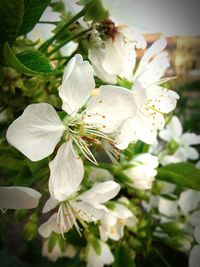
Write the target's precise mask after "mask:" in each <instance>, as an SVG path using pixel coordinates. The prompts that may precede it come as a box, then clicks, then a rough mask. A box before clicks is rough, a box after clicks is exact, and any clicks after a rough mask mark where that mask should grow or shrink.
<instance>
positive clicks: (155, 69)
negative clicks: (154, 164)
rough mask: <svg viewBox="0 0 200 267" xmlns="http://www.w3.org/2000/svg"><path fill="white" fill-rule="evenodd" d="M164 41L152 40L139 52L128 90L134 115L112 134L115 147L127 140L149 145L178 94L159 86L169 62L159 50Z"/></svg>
mask: <svg viewBox="0 0 200 267" xmlns="http://www.w3.org/2000/svg"><path fill="white" fill-rule="evenodd" d="M165 46H166V40H165V39H163V38H161V39H159V40H158V41H156V42H155V43H154V44H153V45H152V46H151V47H150V48H149V49H148V50H147V51H146V52H145V54H144V55H143V57H142V59H141V62H140V63H139V66H138V69H137V70H136V73H135V75H134V77H133V79H134V85H133V87H132V93H133V97H134V101H135V105H136V107H137V112H136V114H135V116H134V117H132V118H128V119H127V120H125V121H124V123H123V124H122V125H121V127H120V129H119V133H118V134H117V135H116V146H117V147H118V148H119V149H124V148H126V147H127V146H128V144H129V143H130V142H133V141H137V140H141V141H143V142H145V143H147V144H153V143H154V142H155V140H156V136H157V130H161V129H163V128H164V125H165V119H164V114H167V113H169V112H171V111H172V110H173V109H174V108H175V106H176V102H177V99H178V98H179V96H178V94H177V93H175V92H173V91H171V90H168V89H165V88H163V87H161V86H160V85H159V83H161V82H162V81H163V80H161V76H162V75H163V74H164V72H165V70H166V68H167V67H168V65H169V63H168V60H167V58H166V54H165V53H164V52H162V50H163V49H164V48H165Z"/></svg>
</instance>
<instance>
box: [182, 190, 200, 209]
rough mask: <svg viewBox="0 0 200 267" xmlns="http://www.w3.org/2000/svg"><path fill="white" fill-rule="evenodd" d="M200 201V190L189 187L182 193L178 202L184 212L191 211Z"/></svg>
mask: <svg viewBox="0 0 200 267" xmlns="http://www.w3.org/2000/svg"><path fill="white" fill-rule="evenodd" d="M199 203H200V192H198V191H195V190H191V189H188V190H186V191H184V192H182V193H181V194H180V197H179V201H178V204H179V206H180V208H181V209H182V211H183V212H190V211H192V210H193V209H195V208H196V207H197V205H198V204H199Z"/></svg>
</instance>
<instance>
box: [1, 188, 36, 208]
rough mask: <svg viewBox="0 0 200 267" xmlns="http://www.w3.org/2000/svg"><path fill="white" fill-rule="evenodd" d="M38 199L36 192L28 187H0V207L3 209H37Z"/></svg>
mask: <svg viewBox="0 0 200 267" xmlns="http://www.w3.org/2000/svg"><path fill="white" fill-rule="evenodd" d="M40 197H41V194H40V193H39V192H38V191H36V190H34V189H32V188H29V187H22V186H1V187H0V207H1V208H4V209H32V208H35V207H37V205H38V202H39V199H40Z"/></svg>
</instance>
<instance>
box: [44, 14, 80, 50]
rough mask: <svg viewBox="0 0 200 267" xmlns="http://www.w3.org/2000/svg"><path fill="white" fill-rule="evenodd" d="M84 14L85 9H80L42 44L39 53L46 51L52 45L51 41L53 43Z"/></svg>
mask: <svg viewBox="0 0 200 267" xmlns="http://www.w3.org/2000/svg"><path fill="white" fill-rule="evenodd" d="M84 13H85V9H82V10H81V11H80V12H79V13H77V14H76V15H75V16H74V17H72V18H71V19H70V20H68V21H67V22H66V23H65V25H63V27H62V28H61V29H60V30H59V31H58V32H57V33H56V34H55V35H54V36H53V37H52V38H50V39H49V40H47V41H46V42H44V43H43V44H42V45H41V46H40V48H39V50H40V51H44V50H45V49H47V48H48V47H49V46H50V45H51V44H52V43H53V41H55V40H56V39H57V38H58V37H59V36H60V35H61V34H62V33H63V31H64V30H65V29H67V28H68V27H69V26H70V25H71V24H72V23H74V22H75V21H76V20H78V19H79V18H81V17H82V16H83V15H84Z"/></svg>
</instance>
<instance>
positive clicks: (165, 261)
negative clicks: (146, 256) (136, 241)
mask: <svg viewBox="0 0 200 267" xmlns="http://www.w3.org/2000/svg"><path fill="white" fill-rule="evenodd" d="M154 251H155V253H156V254H157V255H158V256H159V257H160V259H161V260H162V262H163V263H164V264H165V266H166V267H172V266H171V265H170V264H169V263H168V261H167V260H166V259H165V258H164V257H163V255H162V254H161V253H160V252H159V251H158V250H157V249H154Z"/></svg>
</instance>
